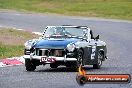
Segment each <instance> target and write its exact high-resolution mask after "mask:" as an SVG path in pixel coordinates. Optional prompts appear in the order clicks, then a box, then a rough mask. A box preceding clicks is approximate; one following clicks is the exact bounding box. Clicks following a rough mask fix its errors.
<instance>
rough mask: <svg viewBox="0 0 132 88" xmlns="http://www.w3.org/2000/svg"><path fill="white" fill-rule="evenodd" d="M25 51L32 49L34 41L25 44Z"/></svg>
mask: <svg viewBox="0 0 132 88" xmlns="http://www.w3.org/2000/svg"><path fill="white" fill-rule="evenodd" d="M24 46H25V49H31V48H32V41H27V42H26V43H25V44H24Z"/></svg>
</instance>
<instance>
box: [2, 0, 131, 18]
mask: <svg viewBox="0 0 132 88" xmlns="http://www.w3.org/2000/svg"><path fill="white" fill-rule="evenodd" d="M0 8H1V9H15V10H19V11H33V12H42V13H45V12H48V13H57V14H65V15H78V16H90V17H105V18H117V19H127V20H132V0H0Z"/></svg>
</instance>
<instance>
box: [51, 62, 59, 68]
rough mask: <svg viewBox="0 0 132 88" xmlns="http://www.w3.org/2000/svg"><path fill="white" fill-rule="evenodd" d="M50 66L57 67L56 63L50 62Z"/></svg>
mask: <svg viewBox="0 0 132 88" xmlns="http://www.w3.org/2000/svg"><path fill="white" fill-rule="evenodd" d="M50 67H51V68H57V67H58V65H57V64H56V63H52V64H50Z"/></svg>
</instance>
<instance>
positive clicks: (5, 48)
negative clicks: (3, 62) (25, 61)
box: [0, 44, 24, 59]
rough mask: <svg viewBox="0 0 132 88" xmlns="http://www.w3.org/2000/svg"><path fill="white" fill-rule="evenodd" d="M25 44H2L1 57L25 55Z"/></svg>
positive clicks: (0, 47)
mask: <svg viewBox="0 0 132 88" xmlns="http://www.w3.org/2000/svg"><path fill="white" fill-rule="evenodd" d="M23 49H24V46H23V45H4V44H0V58H1V59H4V58H7V57H15V56H22V55H23Z"/></svg>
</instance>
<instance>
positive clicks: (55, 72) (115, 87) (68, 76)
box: [0, 12, 132, 88]
mask: <svg viewBox="0 0 132 88" xmlns="http://www.w3.org/2000/svg"><path fill="white" fill-rule="evenodd" d="M63 24H65V25H68V24H70V25H87V26H89V27H90V28H91V29H92V30H93V32H94V35H97V34H100V39H101V40H103V41H105V42H106V43H107V47H108V57H109V59H107V60H106V61H105V62H104V63H103V66H102V68H101V69H98V70H97V69H96V70H95V69H92V67H91V66H86V68H85V69H86V71H87V73H91V74H95V73H98V74H130V75H132V22H124V21H118V20H102V19H96V18H85V17H70V16H60V15H49V14H26V13H18V12H0V26H5V27H16V28H22V29H25V30H29V31H38V32H42V31H43V29H44V28H45V26H47V25H63ZM76 74H77V72H74V71H72V70H69V69H66V68H65V67H63V66H62V67H59V68H57V69H51V68H50V67H49V65H46V66H39V67H37V69H36V70H35V72H26V70H25V67H24V65H21V66H12V67H2V68H0V88H95V87H97V88H132V82H131V83H129V84H86V85H84V86H83V87H82V86H79V85H78V84H77V82H76V79H75V77H76Z"/></svg>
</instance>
